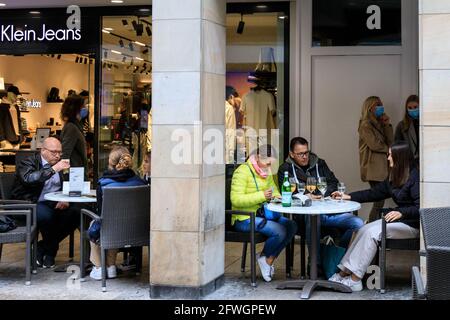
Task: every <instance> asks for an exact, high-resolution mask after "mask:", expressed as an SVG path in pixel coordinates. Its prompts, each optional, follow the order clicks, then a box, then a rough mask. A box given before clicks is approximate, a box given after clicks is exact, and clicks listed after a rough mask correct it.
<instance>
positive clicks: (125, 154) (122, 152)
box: [109, 146, 133, 171]
mask: <svg viewBox="0 0 450 320" xmlns="http://www.w3.org/2000/svg"><path fill="white" fill-rule="evenodd" d="M132 167H133V158H132V157H131V154H130V151H128V149H127V148H125V147H122V146H118V147H114V149H112V150H111V152H110V153H109V168H110V169H116V170H117V171H121V170H126V169H131V168H132Z"/></svg>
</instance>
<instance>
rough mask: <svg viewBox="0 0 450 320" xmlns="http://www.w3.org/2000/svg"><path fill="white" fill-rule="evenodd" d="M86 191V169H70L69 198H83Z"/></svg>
mask: <svg viewBox="0 0 450 320" xmlns="http://www.w3.org/2000/svg"><path fill="white" fill-rule="evenodd" d="M83 189H84V168H83V167H80V168H77V167H75V168H70V174H69V197H81V194H82V193H83V191H84V190H83Z"/></svg>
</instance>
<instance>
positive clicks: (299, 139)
mask: <svg viewBox="0 0 450 320" xmlns="http://www.w3.org/2000/svg"><path fill="white" fill-rule="evenodd" d="M298 144H300V145H302V146H308V145H309V143H308V140H306V139H305V138H302V137H296V138H294V139H292V140H291V145H290V149H291V151H292V152H294V148H295V146H296V145H298Z"/></svg>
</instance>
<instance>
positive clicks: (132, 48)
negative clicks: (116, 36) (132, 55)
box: [128, 42, 134, 51]
mask: <svg viewBox="0 0 450 320" xmlns="http://www.w3.org/2000/svg"><path fill="white" fill-rule="evenodd" d="M128 46H129V47H130V50H131V51H134V46H133V43H132V42H130V44H129V45H128Z"/></svg>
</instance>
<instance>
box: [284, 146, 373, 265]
mask: <svg viewBox="0 0 450 320" xmlns="http://www.w3.org/2000/svg"><path fill="white" fill-rule="evenodd" d="M286 171H287V172H288V173H289V177H293V178H296V179H297V180H298V181H299V182H303V183H306V180H307V178H308V177H315V178H317V179H318V178H319V177H325V178H326V182H327V186H328V188H327V191H326V193H325V195H324V196H325V197H327V196H329V195H331V194H332V193H333V192H334V191H336V190H337V186H338V184H339V181H338V179H337V178H336V176H335V175H334V173H333V171H331V170H330V168H329V167H328V165H327V163H326V162H325V160H323V159H320V158H319V157H318V156H317V155H316V154H314V153H311V151H310V150H309V144H308V141H307V140H306V139H304V138H294V139H292V141H291V144H290V152H289V157H288V158H287V159H286V161H285V163H283V164H282V165H281V167H280V169H279V170H278V182H279V184H278V185H282V183H283V179H284V172H286ZM316 192H317V191H316ZM311 198H313V199H315V200H317V199H320V196H317V195H311ZM363 224H364V223H363V221H362V220H361V218H358V217H356V216H354V215H353V214H352V213H351V212H348V213H342V214H335V215H331V214H330V215H321V216H320V226H321V227H324V228H335V229H339V231H340V232H341V233H342V237H341V239H340V242H339V245H340V246H341V247H344V248H346V247H347V246H348V244H349V242H350V240H351V238H352V235H353V232H354V231H357V230H358V229H359V228H361V227H362V226H363ZM309 229H310V228H309V226H307V229H306V232H307V238H309V233H310V230H309ZM319 235H320V233H319ZM319 238H320V237H319ZM319 256H320V255H319Z"/></svg>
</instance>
